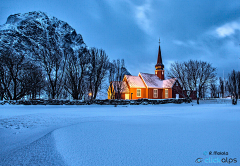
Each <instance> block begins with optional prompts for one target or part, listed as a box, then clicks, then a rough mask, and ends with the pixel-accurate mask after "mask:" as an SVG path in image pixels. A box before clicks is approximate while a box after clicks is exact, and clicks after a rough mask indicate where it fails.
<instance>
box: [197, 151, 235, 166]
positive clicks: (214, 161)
mask: <svg viewBox="0 0 240 166" xmlns="http://www.w3.org/2000/svg"><path fill="white" fill-rule="evenodd" d="M203 155H204V156H206V158H201V157H199V158H197V159H196V160H195V162H196V163H206V164H220V163H223V164H224V163H227V164H232V163H233V164H236V163H237V158H233V157H229V156H228V155H229V153H228V152H225V151H223V152H222V151H204V152H203ZM213 156H216V157H213ZM221 156H222V157H221Z"/></svg>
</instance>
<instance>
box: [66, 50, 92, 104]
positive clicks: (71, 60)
mask: <svg viewBox="0 0 240 166" xmlns="http://www.w3.org/2000/svg"><path fill="white" fill-rule="evenodd" d="M65 54H66V70H65V73H66V76H65V83H64V87H65V90H66V91H67V92H68V93H70V95H71V96H72V98H73V99H74V100H79V99H82V97H83V95H84V94H85V90H86V89H87V86H86V84H87V83H86V74H87V73H86V72H87V69H88V63H89V53H88V51H87V49H86V48H82V49H79V50H77V52H76V53H74V52H65Z"/></svg>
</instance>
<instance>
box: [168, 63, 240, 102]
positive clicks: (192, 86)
mask: <svg viewBox="0 0 240 166" xmlns="http://www.w3.org/2000/svg"><path fill="white" fill-rule="evenodd" d="M168 77H170V78H177V79H178V81H179V83H180V84H181V86H182V89H181V88H178V89H176V90H178V93H179V94H181V95H182V96H184V97H187V93H186V91H189V92H190V94H189V95H191V94H193V93H195V95H196V97H197V98H203V97H205V94H206V92H207V91H208V90H210V93H211V96H212V97H224V96H226V95H229V96H232V97H233V98H234V99H238V98H239V97H240V72H237V71H235V70H233V71H232V72H231V73H230V74H228V78H227V80H226V81H225V80H224V79H222V78H221V77H219V78H217V76H216V68H215V67H212V65H211V64H210V63H208V62H204V61H197V60H189V61H187V62H182V63H180V62H174V63H172V64H171V66H170V70H169V72H168Z"/></svg>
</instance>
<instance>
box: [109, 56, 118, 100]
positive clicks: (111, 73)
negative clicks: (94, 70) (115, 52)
mask: <svg viewBox="0 0 240 166" xmlns="http://www.w3.org/2000/svg"><path fill="white" fill-rule="evenodd" d="M115 65H116V61H115V60H113V63H109V66H108V71H109V75H108V82H109V88H108V95H109V96H110V99H114V98H115V94H114V84H113V82H114V81H115V80H114V79H115V71H116V66H115Z"/></svg>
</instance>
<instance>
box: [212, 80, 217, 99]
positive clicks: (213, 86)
mask: <svg viewBox="0 0 240 166" xmlns="http://www.w3.org/2000/svg"><path fill="white" fill-rule="evenodd" d="M210 90H211V97H212V98H216V97H217V86H216V84H215V83H211V85H210Z"/></svg>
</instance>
